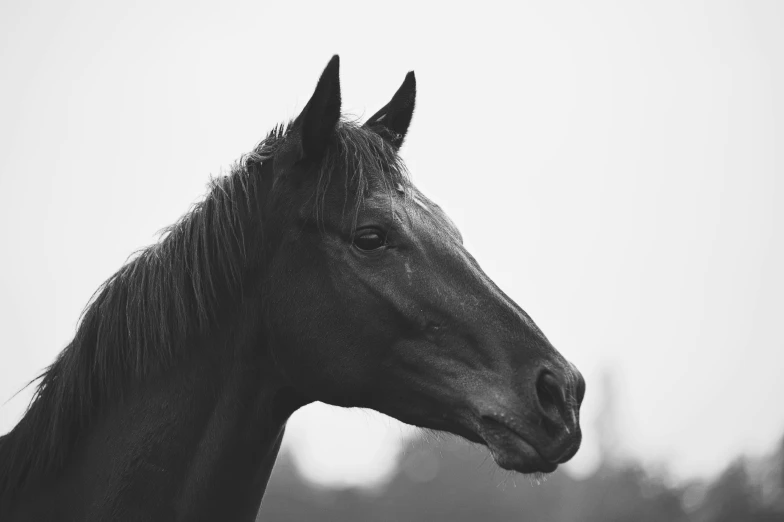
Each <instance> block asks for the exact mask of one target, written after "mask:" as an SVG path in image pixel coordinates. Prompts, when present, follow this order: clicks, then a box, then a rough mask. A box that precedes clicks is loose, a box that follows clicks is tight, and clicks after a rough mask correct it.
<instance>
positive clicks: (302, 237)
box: [0, 56, 585, 522]
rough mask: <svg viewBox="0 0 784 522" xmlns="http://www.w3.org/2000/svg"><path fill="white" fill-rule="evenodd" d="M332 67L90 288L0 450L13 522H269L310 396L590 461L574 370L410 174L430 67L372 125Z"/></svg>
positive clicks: (552, 457) (505, 455) (537, 464)
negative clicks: (151, 238) (284, 458)
mask: <svg viewBox="0 0 784 522" xmlns="http://www.w3.org/2000/svg"><path fill="white" fill-rule="evenodd" d="M338 68H339V61H338V57H337V56H335V57H333V58H332V60H331V61H330V62H329V64H328V65H327V67H326V69H325V70H324V73H323V74H322V76H321V78H320V79H319V82H318V85H317V87H316V90H315V93H314V94H313V97H312V98H311V99H310V101H309V102H308V104H307V105H306V107H305V109H304V110H303V111H302V113H301V114H300V115H299V116H298V117H297V118H296V119H295V120H294V121H293V122H291V123H290V124H289V125H287V126H285V127H278V128H276V129H275V130H273V131H272V132H271V133H270V134H269V135H268V136H267V137H266V138H265V139H264V140H263V141H262V142H261V143H260V144H259V146H258V147H257V148H256V149H255V150H254V151H253V152H251V153H250V154H248V155H247V156H245V157H243V158H242V159H241V161H239V162H238V163H237V165H236V166H235V167H234V168H233V169H232V172H231V174H230V175H229V176H226V177H221V178H219V179H216V180H214V181H213V182H212V187H211V190H210V191H209V193H208V194H207V196H206V198H205V199H204V200H203V201H202V202H201V203H200V204H198V205H197V206H196V207H195V208H194V209H193V210H192V211H191V212H189V213H188V214H186V215H185V216H184V217H183V218H182V219H181V220H180V221H179V222H178V223H176V224H175V225H173V226H172V227H170V229H169V230H168V232H167V234H166V235H165V236H164V237H163V238H162V239H161V241H160V242H159V243H158V244H156V245H154V246H152V247H150V248H148V249H146V250H144V251H142V252H141V253H139V255H138V256H137V257H136V258H135V259H133V260H131V261H130V262H129V263H128V264H126V265H125V266H123V267H122V268H121V269H120V270H119V271H118V272H117V273H116V274H115V275H114V276H112V277H111V278H110V279H109V280H108V281H107V282H106V283H104V285H103V286H102V287H101V288H100V289H99V290H98V291H97V292H96V294H95V296H94V298H93V299H92V302H91V303H90V304H89V305H88V306H87V308H86V310H85V312H84V314H83V317H82V320H81V323H80V325H79V328H78V330H77V333H76V336H75V338H74V340H73V341H72V342H71V343H70V344H69V345H68V346H67V347H66V348H65V349H64V350H63V352H62V353H61V354H60V356H59V357H58V358H57V360H56V361H55V362H54V364H52V365H51V366H50V367H49V368H48V369H47V370H46V371H45V372H44V373H43V375H42V376H41V382H40V384H39V386H38V389H37V392H36V395H35V398H34V399H33V401H32V403H31V405H30V408H29V410H28V411H27V413H26V414H25V415H24V417H23V418H22V420H21V421H20V422H19V424H18V425H17V426H16V427H15V428H14V429H13V430H12V431H11V432H10V433H8V434H7V435H5V436H4V437H2V438H1V439H0V520H2V521H3V522H10V521H18V520H29V521H42V520H96V521H97V520H100V521H105V520H189V521H191V520H194V521H195V520H205V521H206V520H253V519H254V517H255V515H256V513H257V511H258V509H259V506H260V503H261V498H262V496H263V494H264V489H265V487H266V484H267V480H268V479H269V475H270V472H271V470H272V467H273V464H274V463H275V458H276V456H277V453H278V449H279V447H280V442H281V439H282V437H283V430H284V427H285V425H286V420H287V419H288V418H289V416H290V415H291V414H292V413H293V412H294V411H295V410H297V409H298V408H300V407H301V406H303V405H305V404H308V403H310V402H313V401H323V402H326V403H330V404H334V405H339V406H347V407H363V408H372V409H375V410H378V411H380V412H383V413H386V414H388V415H391V416H393V417H396V418H397V419H400V420H401V421H403V422H407V423H410V424H414V425H417V426H422V427H426V428H431V429H436V430H445V431H449V432H452V433H455V434H458V435H461V436H463V437H465V438H467V439H469V440H471V441H474V442H478V443H480V444H484V445H487V447H488V448H489V449H490V451H491V453H492V455H493V458H494V459H495V461H496V462H497V463H498V464H499V465H500V466H501V467H503V468H506V469H509V470H516V471H520V472H523V473H530V472H550V471H553V470H554V469H555V468H556V467H557V466H558V464H559V463H562V462H565V461H567V460H569V459H570V458H571V457H572V456H573V455H574V454H575V452H576V451H577V448H578V447H579V445H580V439H581V434H580V426H579V407H580V403H581V401H582V398H583V394H584V390H585V384H584V381H583V379H582V377H581V376H580V374H579V372H578V371H577V370H576V369H575V368H574V366H572V365H571V364H570V363H568V362H567V361H566V360H565V359H564V358H563V357H562V356H561V355H560V354H559V353H558V352H557V351H556V350H555V349H554V348H553V347H552V346H551V344H550V343H549V342H548V340H547V339H546V338H545V336H544V334H543V333H542V332H541V331H540V330H539V328H537V326H536V325H535V324H534V322H533V321H532V320H531V318H530V317H529V316H528V315H526V313H525V312H523V310H521V309H520V307H519V306H517V305H516V304H515V303H514V302H513V301H512V300H511V299H509V297H507V296H506V295H505V294H504V293H503V292H502V291H501V290H500V289H499V288H498V287H496V286H495V284H493V282H492V281H491V280H490V279H489V278H488V277H487V276H486V275H485V274H484V273H483V272H482V270H481V269H480V268H479V265H478V264H477V263H476V261H475V260H474V259H473V258H472V257H471V256H470V255H469V254H468V252H467V251H466V250H465V248H464V247H463V243H462V238H461V236H460V233H459V232H458V231H457V229H456V228H455V226H454V224H453V223H452V222H451V221H450V220H449V218H448V217H447V216H446V215H445V214H444V212H443V211H442V210H441V209H440V208H439V207H438V206H437V205H436V204H434V203H433V202H432V201H430V200H429V199H427V198H426V197H425V196H424V195H422V193H421V192H419V191H418V190H417V189H416V188H415V187H414V186H413V185H412V184H411V182H410V181H409V179H408V177H407V175H406V170H405V167H404V165H403V163H402V161H401V159H400V157H399V156H398V149H399V148H400V146H401V145H402V143H403V139H404V138H405V135H406V131H407V129H408V126H409V123H410V122H411V117H412V114H413V111H414V100H415V94H416V85H415V79H414V74H413V73H409V74H408V75H407V76H406V79H405V81H404V82H403V85H402V86H401V87H400V89H399V90H398V91H397V93H396V94H395V95H394V97H393V98H392V100H391V101H390V102H389V103H388V104H387V105H386V106H385V107H384V108H382V109H381V110H380V111H379V112H378V113H376V114H374V115H373V116H372V117H371V118H370V119H369V120H368V121H367V122H365V123H364V125H359V124H356V123H353V122H350V121H344V120H341V111H340V106H341V99H340V82H339V78H338Z"/></svg>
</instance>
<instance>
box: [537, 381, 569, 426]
mask: <svg viewBox="0 0 784 522" xmlns="http://www.w3.org/2000/svg"><path fill="white" fill-rule="evenodd" d="M536 397H537V399H538V401H539V406H540V408H541V409H542V413H543V414H544V416H545V418H546V419H548V420H549V421H550V422H552V423H554V424H556V425H560V424H563V423H564V421H565V420H566V418H567V415H566V409H567V408H566V400H565V398H564V391H563V387H562V386H561V384H560V383H559V382H558V379H556V377H555V375H553V374H552V373H551V372H549V371H547V370H545V371H543V372H542V373H541V374H540V375H539V378H538V379H537V380H536Z"/></svg>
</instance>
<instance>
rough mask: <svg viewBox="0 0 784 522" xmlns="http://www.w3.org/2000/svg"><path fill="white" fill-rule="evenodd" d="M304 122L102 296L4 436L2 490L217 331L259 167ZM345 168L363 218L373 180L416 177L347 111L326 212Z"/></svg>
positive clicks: (44, 466)
mask: <svg viewBox="0 0 784 522" xmlns="http://www.w3.org/2000/svg"><path fill="white" fill-rule="evenodd" d="M294 132H296V130H292V126H291V124H288V125H280V126H277V127H275V128H274V129H273V130H272V131H271V132H270V133H269V134H268V135H267V137H266V138H265V139H264V140H262V141H261V142H260V143H259V144H258V145H257V146H256V147H255V148H254V150H253V151H252V152H251V153H249V154H246V155H245V156H243V157H242V158H241V159H240V160H239V161H237V162H236V163H235V164H234V165H233V166H232V168H231V171H230V173H229V174H228V175H226V176H221V177H217V178H213V179H211V181H210V184H209V189H208V192H207V194H206V196H205V197H204V199H203V200H202V201H200V202H198V203H196V204H195V205H194V206H193V208H192V209H191V210H190V211H189V212H188V213H186V214H185V215H184V216H183V217H182V218H180V219H179V220H178V221H177V222H176V223H175V224H173V225H171V226H170V227H168V228H166V229H164V231H163V233H162V235H161V237H160V239H159V241H158V242H157V243H155V244H153V245H151V246H149V247H147V248H144V249H142V250H140V251H138V252H137V253H136V254H135V256H132V258H130V259H129V261H127V262H126V264H125V265H124V266H122V267H121V268H120V269H119V270H118V271H117V272H116V273H115V274H114V275H112V276H111V277H110V278H109V279H108V280H107V281H105V282H104V283H103V284H102V285H101V286H100V287H99V288H98V290H97V291H96V292H95V293H94V294H93V297H92V298H91V300H90V302H89V303H88V304H87V306H86V307H85V309H84V311H83V312H82V315H81V317H80V320H79V323H78V326H77V330H76V334H75V336H74V339H73V340H72V341H71V342H70V343H69V344H68V345H67V346H66V347H65V349H63V351H62V352H61V353H60V354H59V356H58V357H57V359H56V360H55V362H54V363H53V364H52V365H50V366H49V367H48V368H46V370H44V372H43V373H42V374H41V375H40V376H39V377H38V378H36V379H35V380H33V381H32V382H31V383H30V384H32V383H33V382H35V381H39V382H38V384H37V386H36V390H35V393H34V395H33V398H32V400H31V401H30V405H29V406H28V408H27V411H26V412H25V414H24V416H23V417H22V419H21V420H20V421H19V423H18V424H17V425H16V426H15V427H14V428H13V429H12V430H11V431H10V432H9V433H8V434H6V435H5V436H2V437H0V499H2V498H6V495H9V494H12V493H13V492H14V491H18V490H20V489H21V488H23V487H24V485H25V484H26V483H27V482H28V481H30V480H32V479H33V478H35V477H37V476H40V475H42V474H45V473H48V472H55V471H57V470H59V469H61V468H62V467H63V466H64V464H65V461H66V459H67V457H68V455H69V454H70V452H71V449H72V448H73V446H74V444H75V442H76V440H77V438H78V436H79V434H80V432H81V431H82V430H84V429H85V428H87V427H88V426H89V425H90V424H91V423H92V422H93V421H94V420H95V418H96V417H98V416H99V415H100V414H101V412H102V411H103V409H104V408H106V407H107V406H108V405H110V404H112V402H114V401H117V400H118V398H120V397H121V396H122V393H123V389H124V388H127V386H128V384H129V383H131V382H138V381H140V380H142V379H144V378H146V377H148V376H150V375H153V374H156V373H160V372H162V371H165V370H167V369H169V368H171V367H172V366H173V365H174V364H175V363H176V362H177V360H178V357H179V356H180V355H181V354H182V352H183V351H184V349H185V346H186V340H187V339H188V338H192V337H194V336H204V335H208V334H209V333H211V332H214V331H216V330H217V329H219V328H220V327H221V319H222V318H224V317H226V314H227V311H228V312H230V311H231V310H233V309H236V307H238V306H239V305H240V303H241V302H242V288H243V279H244V277H245V275H246V274H247V268H248V262H249V255H248V251H247V249H246V244H245V232H246V230H245V229H246V227H248V226H249V223H247V222H245V221H247V220H248V217H251V218H252V219H257V220H259V223H260V219H261V218H260V214H259V212H258V208H257V201H258V191H259V190H260V188H261V187H260V185H261V170H262V169H261V168H260V167H261V166H263V165H264V164H265V162H267V161H268V160H271V159H272V158H274V156H275V154H276V153H277V152H279V150H280V149H282V148H283V146H284V145H285V144H286V143H287V138H288V137H289V136H290V135H291V134H292V133H294ZM290 141H293V140H290ZM340 170H343V173H344V176H345V178H346V181H345V187H346V191H347V196H346V197H347V198H348V192H349V191H353V192H354V194H355V197H354V199H355V201H356V206H355V217H354V219H355V220H356V213H357V212H358V211H359V205H360V204H361V202H362V197H361V195H362V194H364V193H365V191H366V190H368V187H369V186H370V185H369V184H371V183H373V184H374V185H376V184H377V183H376V182H380V186H381V187H382V188H385V189H386V190H387V191H388V193H389V194H390V196H391V194H393V192H394V190H395V189H396V188H398V187H400V186H403V187H405V188H406V190H408V188H409V187H411V185H410V182H409V181H408V176H407V173H406V170H405V167H404V165H403V164H402V161H401V160H400V158H399V156H398V155H397V153H396V151H395V149H394V148H393V147H392V146H391V145H389V144H388V143H387V142H385V141H384V140H383V139H382V138H381V137H380V136H379V135H378V134H376V133H374V132H373V131H371V130H367V129H364V128H362V127H361V126H359V125H358V124H357V123H355V122H350V121H340V122H339V123H338V126H337V128H336V132H335V140H334V143H333V144H332V146H330V147H328V149H327V150H326V151H325V153H324V156H323V158H322V159H321V162H320V165H319V167H318V173H317V176H318V177H317V182H316V184H315V191H314V193H313V197H312V198H311V199H312V202H313V211H314V214H315V218H316V220H317V221H318V222H320V216H323V205H324V203H325V195H326V192H327V188H328V187H329V185H330V182H331V180H332V177H333V175H334V174H335V173H336V172H339V171H340ZM274 185H275V184H273V187H274ZM272 190H275V188H273V189H272Z"/></svg>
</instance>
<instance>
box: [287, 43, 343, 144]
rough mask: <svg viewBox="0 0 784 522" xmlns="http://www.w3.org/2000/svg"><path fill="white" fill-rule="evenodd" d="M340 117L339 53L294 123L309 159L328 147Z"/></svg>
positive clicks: (322, 75) (326, 68)
mask: <svg viewBox="0 0 784 522" xmlns="http://www.w3.org/2000/svg"><path fill="white" fill-rule="evenodd" d="M339 119H340V58H339V57H338V55H337V54H336V55H335V56H333V57H332V59H331V60H330V61H329V63H328V64H327V66H326V67H325V68H324V72H323V73H321V78H319V81H318V84H317V85H316V90H315V92H314V93H313V96H311V97H310V101H308V104H307V105H305V108H304V109H302V112H301V113H300V115H299V116H297V119H296V120H294V125H295V126H299V128H300V136H301V139H302V151H303V154H304V157H306V158H318V157H320V156H321V154H322V153H323V152H324V150H325V149H326V148H327V145H328V144H329V141H330V139H331V138H332V134H333V133H334V132H335V128H336V127H337V124H338V120H339Z"/></svg>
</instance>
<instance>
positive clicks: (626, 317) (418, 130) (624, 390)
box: [0, 0, 784, 521]
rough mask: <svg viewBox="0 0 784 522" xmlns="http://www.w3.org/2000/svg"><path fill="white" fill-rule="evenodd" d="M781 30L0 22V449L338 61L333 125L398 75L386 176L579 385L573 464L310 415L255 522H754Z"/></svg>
mask: <svg viewBox="0 0 784 522" xmlns="http://www.w3.org/2000/svg"><path fill="white" fill-rule="evenodd" d="M783 27H784V3H782V2H778V1H776V0H771V1H767V2H766V1H753V2H741V1H734V2H728V1H716V2H696V1H694V2H692V1H674V2H670V1H657V2H590V3H589V2H558V3H555V2H547V3H544V2H516V3H515V4H514V5H513V6H512V5H511V3H507V2H503V3H495V2H491V1H486V2H482V3H480V4H476V3H474V4H460V3H445V2H444V3H437V2H431V3H426V2H421V1H420V2H407V1H400V2H395V3H378V4H374V3H371V2H318V3H317V2H313V3H301V2H284V1H279V2H264V1H256V2H228V1H227V2H220V3H217V2H201V1H194V0H190V1H187V2H185V1H170V2H160V1H156V2H148V1H138V2H132V3H127V2H126V3H119V2H97V1H79V0H75V1H70V2H56V1H39V0H28V1H24V2H22V1H19V0H6V1H4V2H2V3H0V49H2V53H0V74H1V75H2V82H0V142H1V143H2V144H3V146H2V152H0V194H2V196H3V198H2V200H3V203H2V205H0V237H1V238H2V244H3V255H2V256H0V402H2V403H3V404H2V406H0V433H4V432H6V431H8V430H9V429H10V428H11V427H12V426H13V425H14V424H15V423H16V422H17V421H18V419H19V418H20V416H21V414H22V413H23V411H24V408H25V406H26V404H27V402H28V401H29V399H30V396H31V391H32V390H31V389H30V388H27V389H26V390H24V391H23V392H21V393H19V394H18V395H16V396H14V394H15V393H16V392H17V391H19V390H20V389H21V388H23V387H24V386H25V384H27V383H28V382H29V381H30V380H31V379H32V378H33V377H35V376H36V375H37V374H38V373H39V372H40V371H41V370H42V369H43V368H44V367H45V366H47V365H48V364H49V363H50V362H51V361H52V360H53V359H54V357H55V356H56V354H57V353H58V352H59V351H60V350H61V349H62V348H63V347H64V346H65V345H66V343H67V342H68V341H69V340H70V339H71V338H72V336H73V333H74V331H75V327H76V323H77V319H78V316H79V313H80V311H81V309H82V308H83V307H84V306H85V304H86V303H87V302H88V300H89V298H90V296H91V295H92V292H93V291H94V290H95V289H96V288H97V287H98V286H99V284H100V283H101V282H102V281H104V280H105V279H106V278H107V277H109V276H110V275H111V274H112V273H114V272H115V271H116V270H117V269H118V268H119V267H120V265H122V263H123V262H125V260H126V259H127V257H128V256H129V255H130V254H131V253H132V252H134V251H135V250H136V249H138V248H139V247H142V246H145V245H147V244H150V243H151V242H153V241H155V239H156V236H155V232H156V231H157V230H160V229H161V228H163V227H164V226H166V225H168V224H170V223H172V222H173V221H175V220H176V219H177V218H178V217H179V216H180V215H181V214H183V213H184V212H185V211H187V209H188V208H189V206H190V205H191V204H192V203H193V202H194V201H197V200H198V199H199V198H200V197H201V196H202V195H203V194H204V192H205V186H206V183H207V182H208V180H209V177H210V176H211V175H212V176H219V175H222V174H223V173H224V172H226V170H227V169H228V166H229V165H230V164H231V162H232V161H233V160H234V159H236V158H238V157H239V156H240V155H241V154H242V153H244V152H247V151H249V150H250V149H251V148H252V147H253V146H254V145H255V144H256V143H257V142H258V141H259V140H260V139H261V138H263V137H264V135H265V134H266V132H267V131H269V130H270V129H271V128H272V127H273V126H274V125H275V124H276V123H278V122H282V121H285V120H287V119H289V118H292V117H294V116H296V115H297V114H298V112H299V110H301V108H302V107H303V105H304V103H305V102H306V101H307V99H308V98H309V96H310V94H311V93H312V90H313V88H314V86H315V83H316V80H317V78H318V75H319V74H320V73H321V70H322V69H323V67H324V66H325V65H326V63H327V60H328V59H329V58H330V56H331V55H332V54H335V53H338V54H340V56H341V78H342V90H343V100H344V102H343V103H344V111H345V112H347V113H348V114H350V115H352V116H353V117H357V118H362V117H363V116H365V117H366V116H369V115H370V114H372V113H373V112H375V111H376V110H377V109H378V108H380V107H381V106H382V105H384V104H385V103H386V102H387V101H388V100H389V98H390V97H391V95H392V94H393V93H394V92H395V90H396V89H397V87H398V86H399V85H400V83H401V82H402V80H403V77H404V76H405V73H406V72H407V71H409V70H412V69H413V70H415V71H416V74H417V80H418V99H417V111H416V114H415V116H414V120H413V123H412V126H411V130H410V132H409V135H408V138H407V141H406V144H405V145H404V147H403V149H402V155H403V157H404V159H405V161H406V163H407V165H408V166H409V169H410V171H411V173H412V178H413V180H414V182H415V183H416V184H417V185H418V186H419V187H420V188H421V189H422V190H423V191H424V192H425V193H426V194H427V195H428V196H430V197H431V198H432V199H433V200H435V201H436V202H438V203H440V204H441V205H442V206H443V207H444V208H445V210H446V211H447V212H448V213H449V214H450V216H451V217H452V218H453V219H454V221H455V222H456V223H457V225H458V227H459V228H460V229H461V231H462V233H463V235H464V237H465V239H466V244H467V246H468V247H469V250H470V251H471V252H472V253H473V254H474V255H475V257H476V258H477V259H478V260H479V262H480V263H481V264H482V266H483V267H484V269H485V270H486V272H487V273H488V274H489V275H490V276H491V277H492V278H493V279H494V280H495V281H496V282H497V283H498V284H499V286H500V287H501V288H502V289H504V290H505V292H506V293H507V294H509V295H510V296H511V297H512V298H513V299H514V300H515V301H517V302H518V303H519V304H520V305H521V306H522V307H523V308H524V309H525V310H526V311H527V312H529V314H531V316H532V317H533V318H534V319H535V320H536V322H537V323H538V324H539V326H540V327H541V328H542V329H543V330H544V332H545V333H546V334H547V336H548V337H549V339H550V340H551V341H552V342H553V344H554V345H555V346H556V347H557V348H558V349H559V350H560V351H561V352H562V353H563V354H564V355H565V356H566V357H567V358H569V359H570V360H571V361H573V362H574V363H575V364H576V365H577V366H578V368H580V370H581V371H582V373H583V375H584V376H585V377H586V380H587V383H588V392H587V395H586V399H585V402H584V405H583V410H582V412H583V413H582V418H583V426H584V443H583V446H582V449H581V450H580V452H579V453H578V454H577V456H576V457H575V458H574V459H573V461H572V462H570V463H569V464H568V465H566V466H564V469H561V470H559V471H557V472H556V473H555V474H553V475H552V476H550V477H548V478H547V480H546V481H545V482H544V483H542V484H536V483H531V482H530V481H529V479H528V478H526V477H524V476H520V475H512V474H509V473H507V472H504V471H502V470H500V469H498V468H497V467H496V466H495V464H494V463H493V462H492V459H491V458H490V457H489V456H488V454H487V452H486V451H485V450H484V449H481V448H477V447H473V446H470V445H468V444H467V443H464V442H460V441H459V440H457V439H455V438H453V437H451V436H445V437H441V438H436V437H433V436H431V435H428V436H426V435H423V434H422V433H421V432H420V431H419V430H416V429H414V428H411V427H408V426H403V425H402V424H400V423H398V422H396V421H394V420H392V419H389V418H386V417H382V416H381V415H379V414H376V413H373V412H367V411H349V410H341V409H338V408H334V407H330V406H326V405H322V404H315V405H311V406H308V407H306V408H304V409H302V410H301V411H299V412H297V413H296V414H295V415H294V417H293V418H292V419H291V421H290V423H289V426H288V429H287V433H286V438H285V441H284V448H283V450H282V452H281V455H280V458H279V461H278V464H277V466H276V469H275V472H274V474H273V477H272V480H271V483H270V487H269V489H268V491H267V495H266V497H265V500H264V505H263V508H262V510H261V513H260V517H261V519H263V520H434V519H446V520H518V519H520V518H524V519H530V520H552V521H561V520H563V521H571V520H651V521H653V520H657V521H658V520H662V521H664V520H666V521H672V520H700V521H718V520H727V521H747V520H748V521H758V520H765V521H767V520H784V467H783V462H784V445H783V444H784V443H783V440H784V438H783V437H784V407H782V405H781V402H782V400H781V398H782V397H784V378H782V374H783V373H784V329H782V328H781V321H782V320H781V318H782V317H784V271H782V269H781V267H782V266H784V234H783V232H784V230H783V229H784V226H783V225H784V206H782V204H781V202H782V200H783V199H784V181H782V180H783V179H784V176H783V174H784V172H782V169H783V168H784V162H783V160H782V150H784V103H783V102H782V97H781V93H782V92H784V31H782V28H783ZM776 93H779V94H776ZM526 517H528V518H526Z"/></svg>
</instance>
